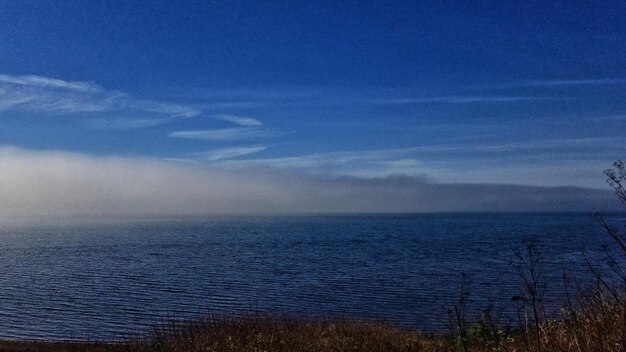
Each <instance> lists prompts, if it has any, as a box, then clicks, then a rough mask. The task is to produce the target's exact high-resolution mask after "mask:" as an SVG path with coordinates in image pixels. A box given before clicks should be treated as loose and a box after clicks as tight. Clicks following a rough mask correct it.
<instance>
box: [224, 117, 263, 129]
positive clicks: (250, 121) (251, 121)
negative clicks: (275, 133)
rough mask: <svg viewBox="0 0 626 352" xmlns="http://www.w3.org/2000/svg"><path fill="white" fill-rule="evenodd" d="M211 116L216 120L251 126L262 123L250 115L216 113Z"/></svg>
mask: <svg viewBox="0 0 626 352" xmlns="http://www.w3.org/2000/svg"><path fill="white" fill-rule="evenodd" d="M213 117H214V118H216V119H218V120H224V121H228V122H231V123H234V124H236V125H239V126H246V127H252V126H261V125H262V123H261V121H259V120H257V119H255V118H252V117H245V116H236V115H226V114H218V115H214V116H213Z"/></svg>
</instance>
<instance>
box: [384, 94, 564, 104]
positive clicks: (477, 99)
mask: <svg viewBox="0 0 626 352" xmlns="http://www.w3.org/2000/svg"><path fill="white" fill-rule="evenodd" d="M546 99H553V98H551V97H534V96H443V97H408V98H385V99H375V100H373V103H376V104H473V103H512V102H519V101H533V100H546ZM559 99H563V98H559Z"/></svg>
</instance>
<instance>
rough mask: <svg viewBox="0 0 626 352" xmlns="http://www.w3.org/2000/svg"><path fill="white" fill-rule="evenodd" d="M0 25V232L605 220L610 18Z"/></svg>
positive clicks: (373, 11)
mask: <svg viewBox="0 0 626 352" xmlns="http://www.w3.org/2000/svg"><path fill="white" fill-rule="evenodd" d="M0 23H2V25H0V43H2V44H1V45H0V169H1V170H2V172H1V173H0V197H1V198H2V199H3V200H4V201H3V203H4V204H2V205H1V206H0V218H2V217H15V216H44V215H46V216H47V215H50V216H75V215H85V216H96V215H101V214H108V215H118V216H121V215H123V214H135V215H137V214H205V213H242V212H243V213H255V212H275V213H285V212H430V211H516V210H517V211H528V210H541V211H544V210H548V211H564V210H587V209H591V208H593V207H600V208H607V207H609V208H610V207H611V206H612V205H608V204H613V203H611V197H612V196H611V194H610V192H609V191H608V190H609V187H608V186H607V184H606V177H605V176H604V174H603V170H605V169H606V168H608V167H610V166H611V164H612V162H613V161H615V160H617V159H620V158H624V155H626V143H624V142H625V141H626V139H625V138H624V133H623V131H624V128H625V127H626V4H625V3H624V2H622V1H580V2H572V1H550V2H539V1H506V2H488V1H484V2H475V1H432V2H429V1H385V2H356V1H336V0H335V1H307V2H304V1H290V2H285V1H245V0H242V1H236V2H230V1H184V2H173V1H151V2H146V1H88V2H86V1H64V2H48V1H28V0H21V1H11V0H9V1H2V2H0ZM53 204H54V206H52V205H53Z"/></svg>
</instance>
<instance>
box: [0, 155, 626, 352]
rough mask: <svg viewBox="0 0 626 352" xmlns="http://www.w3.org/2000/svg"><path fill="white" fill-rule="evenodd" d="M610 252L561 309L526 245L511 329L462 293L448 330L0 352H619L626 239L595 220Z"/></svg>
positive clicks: (535, 251) (14, 347) (253, 334)
mask: <svg viewBox="0 0 626 352" xmlns="http://www.w3.org/2000/svg"><path fill="white" fill-rule="evenodd" d="M606 174H607V176H608V178H609V180H608V181H609V184H610V185H611V186H612V187H613V189H614V190H615V192H616V194H617V196H618V198H619V199H620V201H621V202H622V203H623V205H625V206H626V188H625V187H626V168H625V167H624V164H623V163H621V162H616V163H615V164H614V168H613V169H610V170H607V171H606ZM598 220H599V223H600V224H601V225H602V226H604V228H605V230H606V231H607V234H608V236H609V238H610V239H611V241H612V242H613V243H614V248H613V249H614V250H607V252H606V258H605V259H606V260H605V261H604V262H603V263H599V264H598V263H593V262H592V261H590V260H589V259H587V257H586V256H585V260H586V261H587V263H586V264H587V266H588V268H589V270H590V272H591V273H592V276H593V277H594V279H595V280H594V282H593V283H592V284H591V285H586V286H578V285H572V284H571V283H570V282H569V280H568V278H567V275H566V274H565V273H564V275H563V282H562V286H563V290H564V293H565V296H566V302H564V304H563V307H562V309H561V310H560V311H559V312H557V313H554V312H551V311H550V310H549V309H547V308H546V307H545V306H544V299H543V295H544V287H545V286H544V282H543V281H542V279H543V276H542V265H543V263H544V258H543V257H542V256H541V252H540V250H539V248H537V247H536V246H535V245H533V244H528V245H527V247H526V251H525V252H524V253H520V254H518V271H519V277H520V281H521V284H522V285H521V291H520V295H519V296H515V297H513V303H514V304H515V305H516V306H517V307H518V309H517V316H516V317H515V318H514V319H513V321H514V324H513V325H511V324H508V323H507V324H502V323H501V322H499V321H497V319H494V317H493V316H492V315H491V314H490V313H489V310H487V311H485V312H484V313H483V314H481V315H480V316H478V317H473V318H468V316H467V314H466V292H464V289H461V292H460V295H459V300H458V302H457V303H456V304H454V305H453V306H452V307H450V310H449V311H448V315H449V328H450V330H449V332H448V333H445V334H423V333H419V332H417V331H409V330H403V329H400V328H397V327H393V326H390V325H386V324H377V323H371V322H354V321H341V320H307V319H292V318H289V317H272V316H266V315H259V314H250V315H247V316H243V317H212V318H207V319H204V320H197V321H189V322H182V323H170V324H164V325H161V326H158V327H156V328H155V329H154V330H153V331H152V332H151V333H149V334H147V335H146V336H144V337H142V338H136V339H132V340H128V341H120V342H110V343H103V342H99V343H90V342H28V341H5V342H0V351H42V352H57V351H84V352H87V351H89V352H99V351H120V352H122V351H126V352H141V351H155V352H160V351H162V352H166V351H167V352H169V351H172V352H173V351H189V352H192V351H193V352H195V351H198V352H199V351H207V352H208V351H216V352H217V351H224V352H229V351H233V352H234V351H259V352H260V351H268V352H270V351H304V352H306V351H311V352H312V351H320V352H321V351H363V352H368V351H425V352H427V351H432V352H434V351H462V352H468V351H477V352H487V351H494V352H495V351H510V352H514V351H519V352H526V351H529V352H530V351H533V352H541V351H546V352H549V351H575V352H595V351H606V352H618V351H619V352H623V351H626V239H624V236H623V234H621V233H620V232H619V231H618V230H617V229H614V228H613V227H612V226H611V225H610V223H608V222H607V221H606V220H605V218H603V217H602V216H600V215H598Z"/></svg>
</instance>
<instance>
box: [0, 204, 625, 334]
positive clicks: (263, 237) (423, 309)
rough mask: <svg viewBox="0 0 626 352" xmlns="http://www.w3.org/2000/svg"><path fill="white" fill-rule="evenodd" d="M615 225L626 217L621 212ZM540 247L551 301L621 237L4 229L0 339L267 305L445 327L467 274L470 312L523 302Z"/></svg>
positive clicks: (417, 225) (516, 219) (522, 227)
mask: <svg viewBox="0 0 626 352" xmlns="http://www.w3.org/2000/svg"><path fill="white" fill-rule="evenodd" d="M613 221H614V222H619V221H623V218H622V219H620V218H619V217H618V216H615V217H613ZM524 239H531V240H534V241H539V243H540V246H541V250H542V252H543V255H544V256H545V258H546V259H547V261H548V264H547V266H546V275H547V277H548V279H547V280H546V282H548V284H549V286H548V292H549V294H548V299H549V300H550V301H551V302H552V303H553V304H555V305H556V302H558V301H560V300H561V299H562V290H561V289H560V287H561V285H560V282H561V275H562V271H563V270H564V269H566V270H567V271H568V272H570V273H571V275H572V276H573V277H577V278H579V279H580V280H584V278H585V275H586V270H584V265H583V261H582V258H581V254H580V248H581V246H584V247H586V248H587V250H588V251H589V253H590V256H592V257H597V258H600V257H601V255H602V254H601V245H602V244H603V243H610V242H609V239H608V236H607V235H606V234H605V233H604V232H603V230H602V229H601V228H600V226H599V225H598V223H597V222H596V221H595V220H594V219H593V218H592V217H591V216H590V215H589V214H558V215H555V214H516V215H503V214H499V215H494V214H466V215H458V214H456V215H455V214H451V215H400V216H387V215H385V216H378V215H377V216H365V215H363V216H303V217H215V218H206V219H179V220H171V221H165V220H161V221H143V222H135V223H126V224H108V225H102V224H100V225H65V226H60V225H55V226H33V227H27V226H19V227H4V228H1V229H0V268H1V270H0V337H3V338H52V339H68V338H90V339H110V338H118V337H123V336H126V335H127V334H129V333H133V332H138V331H139V332H141V331H146V330H148V329H149V327H150V326H151V325H152V324H154V323H157V322H161V321H163V319H168V318H191V317H199V316H202V315H206V314H207V313H210V312H227V313H233V312H244V311H249V310H250V309H257V310H260V311H265V312H272V313H287V314H293V315H303V316H342V317H348V318H357V319H376V320H385V321H391V322H395V323H398V324H401V325H404V326H407V327H416V328H420V329H426V330H433V329H434V330H438V329H442V328H443V325H442V324H443V323H444V322H445V312H446V309H447V308H448V307H449V306H450V305H451V304H452V303H453V302H454V301H455V300H457V299H458V296H459V287H460V285H461V281H462V280H461V272H465V273H467V274H468V281H469V291H470V292H471V295H470V301H471V307H472V309H474V310H478V309H480V308H484V307H486V306H487V305H489V304H490V303H495V305H496V306H497V307H501V308H503V309H504V311H505V313H506V312H507V311H510V308H511V306H512V303H511V297H512V296H513V295H515V294H518V293H519V292H520V281H519V279H518V278H517V274H516V271H515V268H514V266H513V265H512V263H513V262H515V258H514V256H513V254H514V253H515V252H516V251H519V250H520V249H521V248H522V241H523V240H524Z"/></svg>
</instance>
